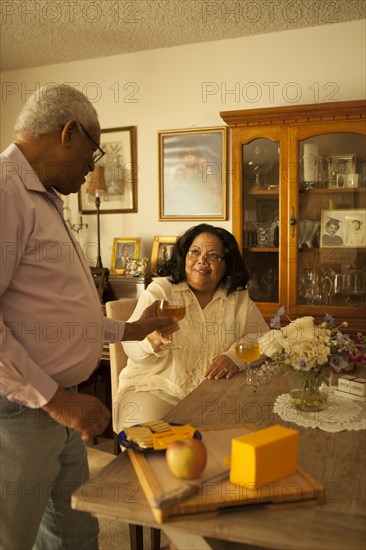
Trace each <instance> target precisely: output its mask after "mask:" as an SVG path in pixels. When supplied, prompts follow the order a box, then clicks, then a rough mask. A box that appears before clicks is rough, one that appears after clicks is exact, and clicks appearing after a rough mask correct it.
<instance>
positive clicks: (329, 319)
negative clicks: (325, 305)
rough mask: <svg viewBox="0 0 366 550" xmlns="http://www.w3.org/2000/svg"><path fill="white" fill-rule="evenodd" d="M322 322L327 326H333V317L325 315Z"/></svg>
mask: <svg viewBox="0 0 366 550" xmlns="http://www.w3.org/2000/svg"><path fill="white" fill-rule="evenodd" d="M324 321H325V323H327V325H330V326H332V325H334V317H333V315H330V314H329V313H326V314H325V316H324Z"/></svg>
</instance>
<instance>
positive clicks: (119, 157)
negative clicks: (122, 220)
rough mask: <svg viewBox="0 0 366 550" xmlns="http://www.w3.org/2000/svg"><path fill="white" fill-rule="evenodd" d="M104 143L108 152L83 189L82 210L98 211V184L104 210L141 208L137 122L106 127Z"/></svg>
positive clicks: (80, 203) (114, 211)
mask: <svg viewBox="0 0 366 550" xmlns="http://www.w3.org/2000/svg"><path fill="white" fill-rule="evenodd" d="M100 147H101V148H102V149H103V151H105V155H104V156H103V157H102V158H101V159H100V161H99V162H98V163H97V164H96V169H95V170H93V172H90V173H89V174H88V176H87V178H86V182H85V183H84V185H82V187H81V189H80V191H79V211H80V212H82V214H95V213H96V206H95V189H96V187H98V188H100V191H99V195H100V201H101V202H100V213H101V214H105V213H108V214H115V213H119V212H137V171H138V169H137V149H136V126H126V127H123V128H110V129H107V130H102V132H101V137H100ZM96 179H97V183H96V181H95V180H96Z"/></svg>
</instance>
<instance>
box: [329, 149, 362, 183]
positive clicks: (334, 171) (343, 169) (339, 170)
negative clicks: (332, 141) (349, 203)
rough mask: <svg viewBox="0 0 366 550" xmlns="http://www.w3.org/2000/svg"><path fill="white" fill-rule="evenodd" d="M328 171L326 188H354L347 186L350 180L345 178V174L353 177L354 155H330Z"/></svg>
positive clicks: (354, 169)
mask: <svg viewBox="0 0 366 550" xmlns="http://www.w3.org/2000/svg"><path fill="white" fill-rule="evenodd" d="M328 170H329V177H328V187H330V188H333V189H338V188H342V187H354V185H350V184H349V182H350V181H352V178H349V177H347V174H353V175H355V172H356V155H354V154H350V155H331V157H330V159H329V167H328ZM353 179H354V178H353ZM347 183H348V184H347Z"/></svg>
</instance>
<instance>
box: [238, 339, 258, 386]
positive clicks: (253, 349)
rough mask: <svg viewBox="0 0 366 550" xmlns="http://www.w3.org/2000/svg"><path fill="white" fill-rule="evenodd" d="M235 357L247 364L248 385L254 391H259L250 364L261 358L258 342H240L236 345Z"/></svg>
mask: <svg viewBox="0 0 366 550" xmlns="http://www.w3.org/2000/svg"><path fill="white" fill-rule="evenodd" d="M235 355H236V356H237V358H238V359H240V360H241V361H243V362H244V363H245V372H246V384H247V385H248V386H251V387H252V389H253V390H254V391H256V389H257V383H256V381H255V378H256V377H255V376H253V371H252V369H251V368H250V364H251V363H253V361H256V360H257V359H259V358H260V356H261V350H260V348H259V346H258V343H257V342H253V341H250V340H240V341H239V342H237V343H236V344H235Z"/></svg>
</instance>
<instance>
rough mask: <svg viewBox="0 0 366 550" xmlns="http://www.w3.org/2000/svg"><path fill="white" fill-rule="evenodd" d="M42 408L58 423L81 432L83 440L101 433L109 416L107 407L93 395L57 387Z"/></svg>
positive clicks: (106, 424)
mask: <svg viewBox="0 0 366 550" xmlns="http://www.w3.org/2000/svg"><path fill="white" fill-rule="evenodd" d="M42 408H43V410H45V411H46V412H47V413H48V414H49V415H50V417H51V418H53V420H56V422H59V424H62V425H63V426H66V427H67V428H73V429H74V430H76V431H78V432H81V439H83V440H84V441H87V440H89V439H93V437H95V436H97V435H98V434H100V433H102V432H103V431H104V430H105V429H106V427H107V426H108V422H109V419H110V417H111V413H110V412H109V410H108V409H107V407H105V406H104V405H103V403H101V402H100V401H99V399H97V398H96V397H94V396H93V395H86V394H83V393H72V392H69V391H66V390H63V389H62V388H58V390H57V391H56V393H55V395H54V396H53V397H52V399H50V401H49V402H48V403H46V405H44V406H43V407H42Z"/></svg>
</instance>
